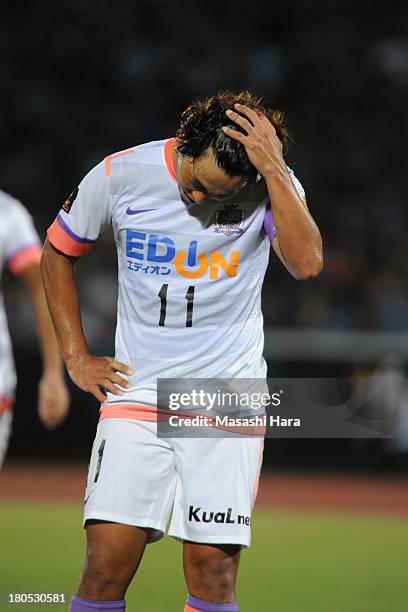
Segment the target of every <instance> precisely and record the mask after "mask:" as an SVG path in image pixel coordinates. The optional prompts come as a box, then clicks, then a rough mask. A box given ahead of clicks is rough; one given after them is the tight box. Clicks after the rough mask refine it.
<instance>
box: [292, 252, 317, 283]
mask: <svg viewBox="0 0 408 612" xmlns="http://www.w3.org/2000/svg"><path fill="white" fill-rule="evenodd" d="M322 270H323V254H322V253H319V254H316V256H315V257H313V259H310V260H309V261H304V262H303V263H302V265H301V266H299V268H298V269H296V270H295V273H294V274H293V276H294V277H295V278H296V280H309V279H311V278H316V276H318V275H319V274H320V272H321V271H322Z"/></svg>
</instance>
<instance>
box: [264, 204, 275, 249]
mask: <svg viewBox="0 0 408 612" xmlns="http://www.w3.org/2000/svg"><path fill="white" fill-rule="evenodd" d="M264 230H265V232H266V233H267V234H268V236H269V240H270V241H271V242H272V241H273V239H274V238H275V236H276V231H275V223H274V221H273V217H272V211H271V209H270V208H268V209H267V211H266V213H265V217H264Z"/></svg>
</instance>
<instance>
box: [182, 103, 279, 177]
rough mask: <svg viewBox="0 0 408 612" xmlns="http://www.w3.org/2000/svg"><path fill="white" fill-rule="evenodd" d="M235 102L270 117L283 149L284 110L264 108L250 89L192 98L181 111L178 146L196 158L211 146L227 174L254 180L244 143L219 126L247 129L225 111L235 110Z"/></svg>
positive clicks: (218, 162)
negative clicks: (230, 117)
mask: <svg viewBox="0 0 408 612" xmlns="http://www.w3.org/2000/svg"><path fill="white" fill-rule="evenodd" d="M237 102H238V103H240V104H244V105H245V106H248V107H249V108H252V109H254V110H255V111H257V112H259V113H263V114H264V115H265V116H266V117H267V118H268V119H269V121H270V122H271V123H272V124H273V126H274V127H275V129H276V133H277V135H278V137H279V139H280V141H281V142H282V145H283V150H284V151H285V150H286V147H287V144H288V141H289V134H288V130H287V128H286V126H285V123H284V116H283V113H282V112H281V111H278V110H273V109H269V108H264V107H263V106H262V105H261V99H260V98H257V97H256V96H254V95H253V94H252V93H251V92H250V91H241V92H239V93H236V92H233V91H223V92H220V93H218V94H217V95H216V96H211V97H210V98H205V99H203V100H201V99H197V100H195V101H194V102H192V104H190V105H189V106H188V108H186V110H185V111H184V112H183V113H182V115H181V121H180V127H179V129H178V130H177V134H176V138H177V140H178V142H179V143H180V144H179V145H178V146H177V150H178V151H179V152H180V153H181V154H182V155H186V156H188V157H192V158H193V159H199V158H200V157H202V156H203V155H205V154H206V152H207V151H208V149H209V148H210V149H211V151H212V153H213V155H214V158H215V161H216V164H217V166H218V167H219V168H221V170H223V171H224V172H225V173H226V174H227V175H228V176H231V177H233V176H241V177H242V178H244V179H245V180H246V181H247V182H254V181H255V180H256V177H257V174H258V171H257V170H256V168H255V167H254V166H253V165H252V164H251V162H250V161H249V159H248V155H247V153H246V151H245V148H244V146H243V145H242V144H241V143H240V142H238V141H237V140H234V139H233V138H231V137H230V136H228V135H227V134H225V132H224V131H223V129H222V127H223V126H229V127H232V128H234V129H236V130H239V131H240V132H243V133H246V132H245V131H244V130H243V129H242V128H241V127H240V126H239V125H237V124H236V123H235V122H234V121H232V119H229V118H228V116H227V115H226V114H225V111H226V110H227V109H232V110H234V111H235V112H237V109H236V108H234V104H236V103H237Z"/></svg>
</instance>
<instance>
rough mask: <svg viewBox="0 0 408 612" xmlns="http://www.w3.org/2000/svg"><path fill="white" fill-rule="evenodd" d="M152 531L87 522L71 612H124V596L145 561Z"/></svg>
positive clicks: (114, 524) (116, 524) (129, 526)
mask: <svg viewBox="0 0 408 612" xmlns="http://www.w3.org/2000/svg"><path fill="white" fill-rule="evenodd" d="M150 532H151V530H150V529H142V528H139V527H133V526H131V525H121V524H118V523H108V522H98V521H88V522H87V525H86V535H87V543H88V546H87V553H86V560H85V565H84V569H83V573H82V578H81V582H80V585H79V588H78V591H77V594H76V595H75V596H74V597H73V599H72V603H71V608H70V610H71V612H82V611H85V610H124V609H125V602H124V596H125V593H126V590H127V588H128V586H129V584H130V582H131V580H132V578H133V576H134V575H135V572H136V570H137V568H138V566H139V563H140V561H141V559H142V556H143V552H144V549H145V546H146V543H147V540H148V538H149V535H150Z"/></svg>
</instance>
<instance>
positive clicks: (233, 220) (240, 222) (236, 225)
mask: <svg viewBox="0 0 408 612" xmlns="http://www.w3.org/2000/svg"><path fill="white" fill-rule="evenodd" d="M244 220H245V214H244V211H243V210H241V209H240V208H238V206H237V204H227V205H226V206H224V208H223V209H221V210H218V211H217V212H216V213H215V230H214V232H216V233H217V234H221V233H222V234H225V235H226V236H232V234H242V233H243V231H244V227H243V226H244Z"/></svg>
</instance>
